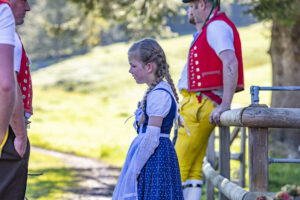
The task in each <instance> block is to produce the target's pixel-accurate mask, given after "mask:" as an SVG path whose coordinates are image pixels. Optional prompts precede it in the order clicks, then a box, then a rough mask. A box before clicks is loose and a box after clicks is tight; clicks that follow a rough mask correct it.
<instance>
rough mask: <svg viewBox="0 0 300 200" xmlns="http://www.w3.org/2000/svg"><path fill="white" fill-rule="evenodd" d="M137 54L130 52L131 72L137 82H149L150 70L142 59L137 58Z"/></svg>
mask: <svg viewBox="0 0 300 200" xmlns="http://www.w3.org/2000/svg"><path fill="white" fill-rule="evenodd" d="M136 57H137V56H136V55H134V54H129V65H130V68H129V73H131V74H132V76H133V78H134V79H135V81H136V83H137V84H143V83H148V75H149V73H148V70H147V67H146V66H145V65H144V63H142V62H141V61H139V60H137V59H136Z"/></svg>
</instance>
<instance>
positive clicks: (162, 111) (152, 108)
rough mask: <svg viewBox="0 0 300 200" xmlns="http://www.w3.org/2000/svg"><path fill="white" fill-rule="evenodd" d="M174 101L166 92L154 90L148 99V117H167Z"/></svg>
mask: <svg viewBox="0 0 300 200" xmlns="http://www.w3.org/2000/svg"><path fill="white" fill-rule="evenodd" d="M171 104H172V99H171V96H170V94H169V93H167V92H166V91H164V90H154V91H152V92H150V93H149V95H148V97H147V108H146V110H147V114H148V116H149V117H150V116H158V117H163V118H164V117H166V116H167V114H168V113H169V111H170V109H171Z"/></svg>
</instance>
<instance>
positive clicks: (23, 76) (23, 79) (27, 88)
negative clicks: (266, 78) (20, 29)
mask: <svg viewBox="0 0 300 200" xmlns="http://www.w3.org/2000/svg"><path fill="white" fill-rule="evenodd" d="M29 66H30V61H29V59H28V57H27V55H26V52H25V49H24V46H23V44H22V58H21V66H20V71H19V74H18V83H19V86H20V89H21V92H22V99H23V103H24V111H25V112H27V113H29V114H31V115H32V114H33V109H32V83H31V75H30V69H29Z"/></svg>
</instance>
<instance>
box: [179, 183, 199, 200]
mask: <svg viewBox="0 0 300 200" xmlns="http://www.w3.org/2000/svg"><path fill="white" fill-rule="evenodd" d="M202 184H203V182H202V180H187V181H186V182H185V184H184V186H183V187H184V189H183V196H184V200H200V199H201V196H202Z"/></svg>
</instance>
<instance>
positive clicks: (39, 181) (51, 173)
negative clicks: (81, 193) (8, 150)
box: [26, 152, 77, 200]
mask: <svg viewBox="0 0 300 200" xmlns="http://www.w3.org/2000/svg"><path fill="white" fill-rule="evenodd" d="M40 173H43V175H41V176H32V175H29V177H28V183H27V191H26V197H27V198H28V199H39V200H53V199H70V198H69V197H70V196H71V195H72V191H74V190H75V189H76V187H77V184H76V181H75V176H74V174H75V172H73V171H72V170H70V169H69V168H66V165H65V163H64V162H63V161H62V160H59V159H56V158H54V157H51V156H45V155H44V154H39V153H36V152H31V155H30V164H29V174H40Z"/></svg>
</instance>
